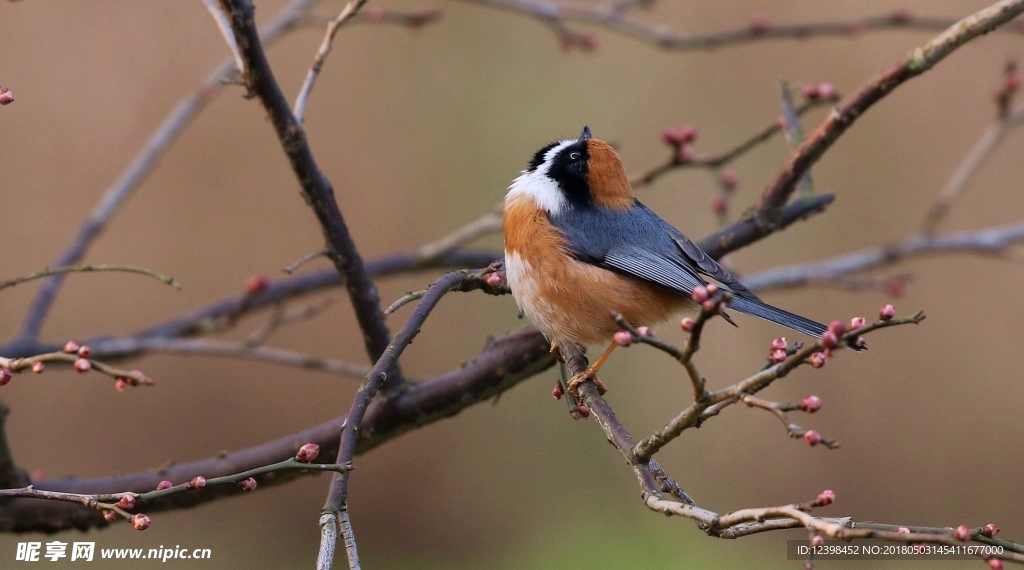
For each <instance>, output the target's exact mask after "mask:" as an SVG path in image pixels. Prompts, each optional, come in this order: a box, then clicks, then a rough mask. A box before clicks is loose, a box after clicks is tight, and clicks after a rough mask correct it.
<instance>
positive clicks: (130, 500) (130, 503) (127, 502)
mask: <svg viewBox="0 0 1024 570" xmlns="http://www.w3.org/2000/svg"><path fill="white" fill-rule="evenodd" d="M117 506H119V507H121V508H122V509H125V510H130V509H134V508H135V495H125V496H123V497H121V499H120V500H119V501H117Z"/></svg>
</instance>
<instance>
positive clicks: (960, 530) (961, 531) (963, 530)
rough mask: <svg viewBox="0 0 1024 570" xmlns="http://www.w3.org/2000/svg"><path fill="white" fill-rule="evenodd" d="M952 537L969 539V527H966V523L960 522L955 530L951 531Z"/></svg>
mask: <svg viewBox="0 0 1024 570" xmlns="http://www.w3.org/2000/svg"><path fill="white" fill-rule="evenodd" d="M953 538H955V539H957V540H970V539H971V529H969V528H967V525H965V524H962V525H960V526H958V527H956V530H954V531H953Z"/></svg>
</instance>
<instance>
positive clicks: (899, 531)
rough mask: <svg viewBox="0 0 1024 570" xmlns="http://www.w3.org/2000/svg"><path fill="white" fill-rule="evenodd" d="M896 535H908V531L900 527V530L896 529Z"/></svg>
mask: <svg viewBox="0 0 1024 570" xmlns="http://www.w3.org/2000/svg"><path fill="white" fill-rule="evenodd" d="M896 534H910V529H909V528H907V527H905V526H901V527H900V528H898V529H896Z"/></svg>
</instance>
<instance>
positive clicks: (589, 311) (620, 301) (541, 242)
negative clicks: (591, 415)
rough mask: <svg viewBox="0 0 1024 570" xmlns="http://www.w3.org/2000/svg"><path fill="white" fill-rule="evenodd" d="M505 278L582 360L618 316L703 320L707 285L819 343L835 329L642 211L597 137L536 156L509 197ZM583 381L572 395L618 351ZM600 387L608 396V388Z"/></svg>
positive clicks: (645, 320) (640, 321)
mask: <svg viewBox="0 0 1024 570" xmlns="http://www.w3.org/2000/svg"><path fill="white" fill-rule="evenodd" d="M502 223H503V225H504V230H505V271H506V276H507V279H508V284H509V287H510V288H511V289H512V296H513V297H515V300H516V303H517V304H518V305H519V308H520V309H521V310H522V312H523V313H525V314H526V316H528V317H529V318H530V320H532V321H533V323H534V324H535V325H536V326H537V328H538V329H540V331H541V332H542V333H543V334H544V336H545V337H546V338H547V339H548V341H549V342H551V343H552V351H553V352H554V351H556V350H557V349H560V350H561V351H562V353H563V354H564V353H565V352H566V350H568V349H575V350H578V351H580V353H582V352H583V351H585V350H586V346H587V345H591V344H597V343H602V342H608V341H610V340H611V339H612V337H613V335H614V334H615V332H616V331H617V330H619V326H618V325H617V324H616V323H615V321H614V320H613V319H612V317H611V311H615V312H618V313H619V314H621V315H622V316H623V318H625V320H626V321H628V322H629V323H631V324H633V325H655V324H659V323H663V322H665V321H667V320H669V319H670V318H672V317H673V316H676V315H678V314H679V313H681V312H684V311H687V310H690V311H696V310H697V309H698V306H697V305H696V303H694V302H693V301H692V300H691V298H690V295H691V293H692V292H693V290H694V288H695V287H698V286H701V285H706V284H707V282H706V281H705V280H704V278H703V277H702V276H708V277H711V278H713V279H714V280H715V281H718V282H719V283H720V284H721V286H722V287H723V288H725V289H727V290H729V291H732V293H733V300H732V302H730V303H729V306H730V307H731V308H733V309H735V310H736V311H739V312H741V313H746V314H748V315H754V316H756V317H760V318H762V319H766V320H768V321H771V322H774V323H778V324H780V325H782V326H784V327H788V328H791V329H793V330H796V331H799V332H802V333H804V334H808V335H811V336H814V337H817V336H820V335H821V334H822V333H823V332H825V330H826V327H825V325H822V324H820V323H817V322H815V321H812V320H810V319H807V318H804V317H801V316H799V315H795V314H793V313H790V312H788V311H784V310H782V309H779V308H776V307H773V306H771V305H768V304H766V303H765V302H763V301H761V300H760V299H758V298H757V296H755V295H754V294H753V293H751V292H750V291H749V290H748V289H747V288H746V287H744V286H743V285H742V284H741V283H740V282H739V281H737V280H736V278H735V277H733V276H732V275H731V274H730V273H729V272H728V271H727V270H726V269H724V268H723V267H722V266H721V265H719V264H718V263H716V262H715V260H714V259H711V257H709V256H708V255H707V254H706V253H704V252H703V251H701V249H700V248H699V247H697V245H696V244H694V243H693V242H692V241H690V240H689V239H688V238H687V237H686V236H685V235H683V233H682V232H680V231H679V230H677V229H676V228H674V227H672V226H671V225H670V224H669V223H668V222H666V221H665V220H662V219H661V218H659V217H658V215H657V214H655V213H654V212H652V211H651V210H649V209H647V207H645V206H644V205H643V204H641V203H640V202H639V201H638V200H637V199H636V196H635V194H634V193H633V188H632V187H631V186H630V184H629V179H628V178H627V177H626V170H625V168H623V166H622V161H621V160H620V159H619V155H618V154H617V153H616V152H615V150H614V149H612V147H611V146H609V145H608V144H607V143H605V142H603V141H600V140H597V139H593V138H591V134H590V129H589V128H588V127H583V133H582V134H581V135H580V138H579V139H577V140H565V141H561V142H555V143H551V144H549V145H547V146H545V147H544V148H542V149H540V150H539V151H537V153H536V154H535V155H534V157H533V160H531V161H530V165H529V167H528V168H527V169H526V170H525V171H523V173H522V175H521V176H519V177H518V178H516V179H515V181H514V182H513V183H512V185H511V186H510V187H509V190H508V195H507V196H506V198H505V205H504V211H503V215H502ZM615 346H616V345H615V343H611V345H610V346H609V347H608V349H607V350H606V351H605V353H604V354H603V355H602V356H601V358H600V359H598V360H597V362H595V363H594V364H593V365H592V366H590V367H589V368H587V370H585V371H583V372H581V373H579V374H576V375H575V376H574V377H573V379H572V380H571V381H570V383H569V388H570V391H572V392H575V391H576V386H577V385H578V384H579V383H580V382H582V381H584V380H587V379H595V373H596V372H597V370H598V369H599V368H600V367H601V365H602V364H603V363H604V361H605V360H606V359H607V357H608V355H609V354H611V352H612V350H613V349H614V348H615ZM599 387H602V388H603V386H601V385H600V384H599Z"/></svg>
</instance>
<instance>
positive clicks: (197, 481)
mask: <svg viewBox="0 0 1024 570" xmlns="http://www.w3.org/2000/svg"><path fill="white" fill-rule="evenodd" d="M188 486H189V487H192V488H193V489H202V488H203V487H205V486H206V477H203V476H202V475H200V476H198V477H196V478H194V479H192V480H191V481H189V482H188Z"/></svg>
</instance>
